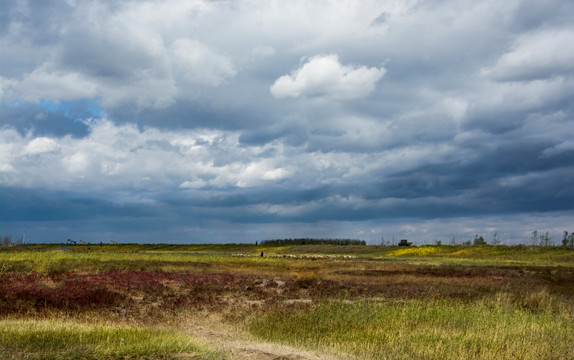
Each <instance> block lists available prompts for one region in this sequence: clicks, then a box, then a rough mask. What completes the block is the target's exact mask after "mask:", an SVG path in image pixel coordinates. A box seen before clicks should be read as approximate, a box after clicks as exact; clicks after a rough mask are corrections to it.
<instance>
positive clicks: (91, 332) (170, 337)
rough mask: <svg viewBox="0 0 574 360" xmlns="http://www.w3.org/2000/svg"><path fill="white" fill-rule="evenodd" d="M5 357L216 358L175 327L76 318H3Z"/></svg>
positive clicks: (1, 333) (1, 345) (1, 343)
mask: <svg viewBox="0 0 574 360" xmlns="http://www.w3.org/2000/svg"><path fill="white" fill-rule="evenodd" d="M0 348H1V349H2V354H1V355H2V359H6V360H8V359H19V360H20V359H23V360H26V359H27V360H32V359H34V360H35V359H43V360H49V359H54V360H56V359H58V360H59V359H86V360H87V359H94V360H103V359H171V358H175V355H178V354H182V353H183V354H189V355H190V356H191V355H193V356H195V357H194V359H213V360H215V359H216V358H217V357H216V355H214V354H213V353H210V352H208V351H207V350H206V349H205V348H202V347H201V346H200V345H198V344H197V343H196V342H194V341H193V339H191V338H190V336H189V335H186V334H183V333H180V332H177V331H175V330H173V329H150V328H140V327H135V326H127V325H123V326H118V325H103V324H86V323H78V322H75V321H60V320H56V319H48V320H22V319H19V320H18V319H5V320H0Z"/></svg>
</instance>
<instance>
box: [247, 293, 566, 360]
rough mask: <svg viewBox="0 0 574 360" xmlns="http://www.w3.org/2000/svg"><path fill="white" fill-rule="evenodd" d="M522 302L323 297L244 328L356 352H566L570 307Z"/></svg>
mask: <svg viewBox="0 0 574 360" xmlns="http://www.w3.org/2000/svg"><path fill="white" fill-rule="evenodd" d="M569 311H570V312H568V310H567V309H563V310H562V311H561V312H556V311H552V310H551V309H547V308H544V307H542V308H525V307H521V306H519V305H518V304H516V303H515V302H513V301H508V297H505V296H501V297H499V298H497V299H496V300H494V301H478V302H472V303H465V302H461V301H454V300H452V299H450V300H444V301H443V300H432V301H422V300H410V301H406V302H400V303H397V302H394V303H392V302H381V301H378V302H375V301H357V302H344V301H335V302H323V303H320V304H318V305H311V306H309V305H299V306H291V307H284V306H283V307H277V308H275V309H274V310H272V311H270V312H268V313H266V314H264V315H261V316H259V317H257V318H254V319H252V320H251V322H250V324H249V329H250V331H251V332H252V333H254V334H255V335H257V336H259V337H261V338H263V339H265V340H270V341H277V342H282V343H288V344H292V345H295V346H302V347H307V348H312V349H315V350H319V351H330V352H334V353H347V354H350V355H353V356H356V357H358V358H359V359H365V360H370V359H372V360H374V359H571V358H573V356H574V335H573V334H574V322H573V319H572V312H571V311H572V310H571V309H570V310H569Z"/></svg>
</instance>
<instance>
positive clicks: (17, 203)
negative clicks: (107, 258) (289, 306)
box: [0, 0, 574, 242]
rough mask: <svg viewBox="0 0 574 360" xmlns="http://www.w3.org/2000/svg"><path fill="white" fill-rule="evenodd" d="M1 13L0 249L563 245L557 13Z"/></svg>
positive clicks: (144, 4) (88, 7)
mask: <svg viewBox="0 0 574 360" xmlns="http://www.w3.org/2000/svg"><path fill="white" fill-rule="evenodd" d="M3 8H5V9H3V15H2V16H0V46H1V47H2V48H3V49H10V51H5V52H3V55H2V58H1V59H0V61H1V63H0V100H1V102H2V106H1V107H0V200H1V201H2V203H3V204H6V205H3V207H2V209H0V232H2V233H21V232H23V231H27V233H28V238H30V239H35V240H37V241H62V239H67V238H73V237H78V236H82V237H83V238H85V239H90V240H92V241H106V239H107V240H109V239H121V240H124V241H158V242H159V241H174V242H175V241H218V242H223V241H255V240H261V239H265V238H273V237H289V236H319V237H321V236H325V237H327V236H333V237H352V238H361V239H366V240H369V241H371V242H378V241H379V240H380V237H381V236H385V238H389V237H392V236H397V237H401V236H404V237H409V238H411V239H413V240H415V241H417V242H424V241H427V242H430V241H432V240H434V239H435V238H440V237H442V238H443V242H444V240H445V238H446V237H449V238H450V237H452V236H453V235H455V236H458V237H462V238H464V237H469V238H471V237H473V236H474V235H475V234H476V233H485V234H486V233H492V232H498V233H505V234H508V235H507V238H506V239H507V240H508V242H512V241H514V240H516V239H522V238H524V237H527V236H528V234H529V232H531V231H532V230H534V228H533V227H538V229H539V230H541V231H546V230H548V231H551V232H554V233H556V235H557V236H559V234H560V233H561V231H562V230H569V231H571V230H574V229H569V228H568V227H569V226H570V227H571V226H572V224H573V223H574V222H573V221H572V220H574V208H573V207H572V204H573V203H574V184H573V183H572V176H571V174H572V173H574V145H573V142H572V136H573V135H574V130H573V129H574V126H573V125H574V102H573V101H572V99H573V98H574V66H573V65H572V64H574V45H572V44H574V25H573V24H572V22H571V19H572V17H573V16H574V6H573V5H572V4H571V2H569V1H562V0H553V1H551V2H550V3H549V4H547V5H545V6H540V5H536V4H535V3H533V2H531V1H520V0H513V1H509V2H504V3H500V2H496V1H481V2H473V1H462V2H460V1H440V2H439V1H431V2H428V1H396V2H388V1H378V0H369V1H361V2H356V1H348V0H336V1H329V2H313V3H309V2H307V1H290V2H280V1H218V2H212V1H207V0H192V1H175V0H163V1H147V0H144V1H125V2H115V1H105V0H100V1H81V0H79V1H67V2H62V1H42V2H40V3H39V2H33V1H25V0H9V1H7V2H6V4H5V6H3Z"/></svg>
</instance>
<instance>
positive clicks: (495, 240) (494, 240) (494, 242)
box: [492, 233, 500, 245]
mask: <svg viewBox="0 0 574 360" xmlns="http://www.w3.org/2000/svg"><path fill="white" fill-rule="evenodd" d="M492 245H500V239H499V238H498V234H497V233H494V234H493V235H492Z"/></svg>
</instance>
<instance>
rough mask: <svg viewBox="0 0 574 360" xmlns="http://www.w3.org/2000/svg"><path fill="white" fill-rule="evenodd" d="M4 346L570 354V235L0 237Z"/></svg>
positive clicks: (42, 353) (316, 355)
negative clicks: (154, 240)
mask: <svg viewBox="0 0 574 360" xmlns="http://www.w3.org/2000/svg"><path fill="white" fill-rule="evenodd" d="M261 252H263V254H264V256H263V257H261ZM0 353H1V356H0V358H2V359H60V358H68V359H206V360H207V359H229V360H232V359H275V360H280V359H281V360H288V359H299V360H304V359H308V360H310V359H324V360H327V359H413V358H420V359H449V358H450V359H571V358H574V249H573V248H567V247H527V246H513V247H507V246H476V247H474V246H423V247H408V248H407V247H405V248H400V247H392V246H389V247H382V246H335V245H300V246H295V245H289V246H270V245H267V246H255V245H182V246H176V245H129V244H128V245H77V246H76V245H75V246H61V245H30V246H18V247H8V248H0Z"/></svg>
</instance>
